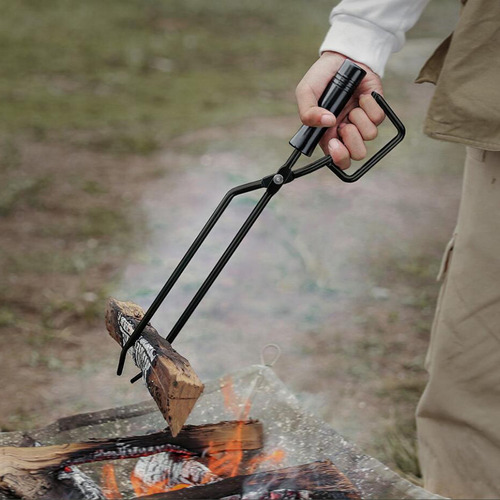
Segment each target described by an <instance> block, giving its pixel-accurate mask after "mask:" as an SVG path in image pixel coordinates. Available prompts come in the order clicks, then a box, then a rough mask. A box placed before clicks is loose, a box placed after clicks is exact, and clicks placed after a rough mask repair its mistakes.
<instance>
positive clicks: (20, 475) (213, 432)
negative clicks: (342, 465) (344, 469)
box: [0, 379, 360, 500]
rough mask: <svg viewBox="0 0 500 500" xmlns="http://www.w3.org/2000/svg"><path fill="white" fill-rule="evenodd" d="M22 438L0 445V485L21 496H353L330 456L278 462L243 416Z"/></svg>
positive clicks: (259, 429)
mask: <svg viewBox="0 0 500 500" xmlns="http://www.w3.org/2000/svg"><path fill="white" fill-rule="evenodd" d="M223 387H224V391H223V392H224V399H225V401H226V402H227V404H228V410H229V411H232V412H239V411H241V408H243V409H244V411H245V412H249V411H250V405H249V404H248V402H245V403H244V404H242V403H237V401H238V396H237V395H236V393H234V392H233V389H232V383H231V380H230V379H227V380H226V381H225V385H224V386H223ZM24 444H25V445H26V444H31V446H22V447H4V448H0V487H1V488H2V490H3V491H4V492H5V493H7V494H10V495H14V496H16V497H18V498H23V499H27V500H35V499H68V500H69V499H82V500H84V499H85V500H118V499H126V498H143V499H153V498H154V499H223V500H236V499H242V500H243V499H248V500H251V499H262V500H266V499H269V500H271V499H273V500H278V499H283V500H285V499H290V500H291V499H315V498H318V499H319V498H322V499H327V498H346V499H357V498H360V496H359V494H358V492H357V490H356V488H355V487H354V486H353V484H352V483H351V482H350V481H349V480H348V479H347V478H346V477H345V476H344V475H343V474H342V473H341V472H340V471H339V470H338V469H337V468H336V467H335V466H334V465H333V464H332V463H331V462H330V461H318V462H315V463H309V464H304V465H300V466H295V467H283V462H284V460H285V458H286V452H285V451H284V450H282V449H275V450H274V451H272V452H271V453H264V452H263V447H264V432H263V426H262V424H261V422H259V421H256V420H250V419H245V420H233V421H223V422H218V423H216V424H205V425H199V426H192V425H188V426H185V427H184V428H183V430H182V431H181V432H179V433H178V434H177V436H173V435H172V433H171V432H170V431H163V432H157V433H153V434H146V435H140V436H132V437H124V438H110V439H94V440H89V441H86V442H74V443H66V444H63V445H51V446H42V445H40V443H38V442H35V441H32V442H31V443H28V442H25V443H24ZM104 461H105V462H106V463H104V464H103V465H102V466H101V467H100V473H99V474H98V475H99V476H100V478H99V480H95V479H92V478H91V477H90V475H89V473H88V472H87V471H84V470H83V469H82V467H83V466H84V464H87V465H90V466H93V468H94V475H95V472H96V468H97V470H98V469H99V465H98V464H99V463H100V462H104ZM123 462H130V463H128V464H126V465H124V464H123ZM118 468H120V469H121V473H120V475H119V479H118V476H117V469H118ZM263 469H264V470H265V472H262V470H263ZM125 470H126V471H127V473H126V474H124V472H123V471H125ZM124 478H125V479H124Z"/></svg>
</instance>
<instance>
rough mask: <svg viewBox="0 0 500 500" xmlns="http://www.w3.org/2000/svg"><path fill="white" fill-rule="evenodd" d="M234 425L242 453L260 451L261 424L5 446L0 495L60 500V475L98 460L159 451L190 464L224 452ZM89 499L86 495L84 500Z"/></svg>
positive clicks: (223, 424)
mask: <svg viewBox="0 0 500 500" xmlns="http://www.w3.org/2000/svg"><path fill="white" fill-rule="evenodd" d="M237 427H239V429H240V431H239V432H240V435H241V448H242V449H243V450H257V449H260V448H262V444H263V430H262V424H261V423H260V422H258V421H256V420H248V421H244V422H236V421H229V422H220V423H218V424H207V425H187V426H186V427H185V428H184V429H183V430H182V431H181V432H180V433H179V434H178V435H177V436H176V437H173V436H172V433H171V432H170V430H167V431H165V432H157V433H155V434H147V435H144V436H130V437H123V438H113V439H111V438H110V439H93V440H89V441H85V442H81V443H69V444H62V445H52V446H37V447H32V446H26V447H14V446H6V447H3V448H0V491H5V492H8V493H13V494H15V495H17V496H19V497H21V498H26V499H28V500H32V499H38V500H42V499H43V500H51V499H57V500H59V499H61V498H66V497H65V495H64V494H63V493H62V492H63V491H66V490H67V485H64V484H62V481H61V480H62V479H68V478H67V477H59V475H60V471H61V470H63V469H66V472H67V473H70V472H71V473H72V474H73V475H74V474H75V468H74V467H72V466H75V465H79V464H83V463H88V462H94V461H100V460H116V459H124V458H137V457H146V456H149V455H153V454H156V453H161V452H168V453H170V454H171V455H172V456H177V457H178V458H179V460H190V459H191V458H192V457H194V456H195V453H199V454H201V453H202V452H203V451H205V450H206V449H207V448H210V450H212V451H228V450H230V449H231V448H230V446H231V445H230V442H231V439H230V437H231V436H234V433H235V431H236V428H237ZM181 446H182V448H181ZM71 467H72V469H71V470H69V469H68V468H71ZM72 479H75V477H73V478H72ZM75 498H77V497H75ZM91 498H92V497H90V496H89V494H87V497H86V500H90V499H91ZM97 498H98V497H97Z"/></svg>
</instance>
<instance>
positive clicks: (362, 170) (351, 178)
mask: <svg viewBox="0 0 500 500" xmlns="http://www.w3.org/2000/svg"><path fill="white" fill-rule="evenodd" d="M372 97H373V98H374V99H375V101H377V104H378V105H379V106H380V107H381V108H382V110H383V111H384V113H385V114H386V116H387V117H388V118H389V120H390V121H391V123H392V124H393V125H394V127H395V128H396V131H397V134H396V135H395V136H394V137H393V138H392V139H391V140H390V141H389V142H388V143H387V144H386V145H385V146H384V147H382V148H381V149H379V150H378V151H377V152H376V153H375V154H374V155H373V156H372V157H371V158H370V159H369V160H367V161H366V162H365V163H364V164H363V165H362V166H361V167H359V168H358V170H356V171H355V172H354V173H353V174H350V175H349V174H346V173H345V171H344V170H342V169H341V168H340V167H338V166H337V165H335V163H333V161H332V160H331V158H330V161H329V162H328V163H327V164H326V166H327V167H328V168H329V169H330V170H331V171H332V172H333V173H334V174H335V175H336V176H337V177H338V178H339V179H340V180H342V181H344V182H356V181H358V180H359V179H361V177H363V175H365V174H366V172H368V170H370V169H371V168H372V167H373V166H374V165H375V164H377V163H378V162H379V161H380V160H381V159H382V158H384V156H386V155H387V154H388V153H389V151H392V150H393V149H394V148H395V147H396V146H397V145H398V144H399V143H400V142H401V141H402V140H403V138H404V136H405V133H406V130H405V127H404V125H403V123H402V122H401V120H400V119H399V118H398V116H397V115H396V113H394V111H393V110H392V109H391V107H390V106H389V104H387V102H386V101H385V99H384V98H383V97H382V96H381V95H380V94H377V92H372ZM324 158H328V156H325V157H324Z"/></svg>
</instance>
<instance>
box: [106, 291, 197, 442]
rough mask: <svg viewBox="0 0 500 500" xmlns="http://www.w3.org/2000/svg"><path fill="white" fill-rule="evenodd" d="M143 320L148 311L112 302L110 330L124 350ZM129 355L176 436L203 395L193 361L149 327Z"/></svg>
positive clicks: (111, 300)
mask: <svg viewBox="0 0 500 500" xmlns="http://www.w3.org/2000/svg"><path fill="white" fill-rule="evenodd" d="M143 316H144V311H143V309H142V308H141V307H139V306H138V305H136V304H134V303H132V302H120V301H118V300H115V299H109V301H108V305H107V308H106V327H107V329H108V332H109V334H110V335H111V337H113V338H114V339H115V340H116V341H117V342H118V343H119V344H120V346H122V347H123V345H124V344H125V342H126V341H127V339H128V338H129V337H130V336H131V335H132V332H133V331H134V329H135V327H136V326H137V324H138V323H139V321H140V320H141V318H142V317H143ZM129 353H130V354H131V356H132V358H133V360H134V362H135V364H136V365H137V367H138V368H140V369H141V371H142V374H143V379H144V381H145V383H146V386H147V388H148V390H149V392H150V394H151V396H152V397H153V399H154V400H155V401H156V404H157V405H158V408H159V409H160V411H161V413H162V415H163V416H164V418H165V420H166V421H167V423H168V425H169V426H170V429H171V431H172V435H173V436H176V435H177V433H178V432H179V431H180V429H181V428H182V426H183V425H184V423H185V422H186V420H187V418H188V416H189V414H190V413H191V411H192V409H193V407H194V405H195V403H196V401H197V400H198V398H199V397H200V395H201V393H202V392H203V387H204V386H203V384H202V382H201V380H200V379H199V378H198V375H196V373H195V372H194V370H193V368H192V367H191V365H190V364H189V361H188V360H187V359H186V358H183V357H182V356H181V355H180V354H179V353H177V352H176V351H175V350H174V349H172V347H171V345H170V344H169V343H168V342H167V341H166V340H165V339H164V338H162V337H161V336H160V335H159V334H158V332H157V331H156V330H155V329H154V328H153V327H152V326H151V325H149V324H148V325H147V326H146V328H145V329H144V332H143V334H142V336H141V337H140V338H139V339H138V340H137V341H136V342H135V344H134V345H133V346H132V347H131V349H130V350H129Z"/></svg>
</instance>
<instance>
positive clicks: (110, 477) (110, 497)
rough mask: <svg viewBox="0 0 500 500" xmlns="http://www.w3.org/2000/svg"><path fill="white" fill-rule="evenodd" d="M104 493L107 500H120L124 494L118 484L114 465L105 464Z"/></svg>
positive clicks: (102, 482)
mask: <svg viewBox="0 0 500 500" xmlns="http://www.w3.org/2000/svg"><path fill="white" fill-rule="evenodd" d="M101 484H102V491H103V493H104V496H105V497H106V498H107V500H120V499H121V498H123V497H122V494H121V493H120V490H119V489H118V484H117V482H116V474H115V468H114V466H113V464H105V465H103V467H102V481H101Z"/></svg>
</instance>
